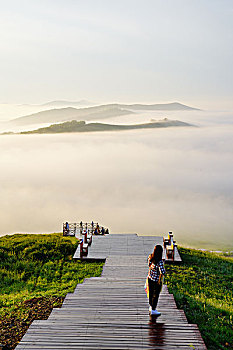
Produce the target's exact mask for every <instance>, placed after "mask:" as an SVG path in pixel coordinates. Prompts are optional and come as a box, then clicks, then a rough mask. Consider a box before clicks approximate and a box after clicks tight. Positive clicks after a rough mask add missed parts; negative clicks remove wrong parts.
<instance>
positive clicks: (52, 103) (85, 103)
mask: <svg viewBox="0 0 233 350" xmlns="http://www.w3.org/2000/svg"><path fill="white" fill-rule="evenodd" d="M94 104H95V103H93V102H90V101H86V100H80V101H65V100H58V101H49V102H46V103H43V104H41V105H40V106H44V107H55V108H59V107H61V108H62V107H73V106H75V107H80V106H93V105H94Z"/></svg>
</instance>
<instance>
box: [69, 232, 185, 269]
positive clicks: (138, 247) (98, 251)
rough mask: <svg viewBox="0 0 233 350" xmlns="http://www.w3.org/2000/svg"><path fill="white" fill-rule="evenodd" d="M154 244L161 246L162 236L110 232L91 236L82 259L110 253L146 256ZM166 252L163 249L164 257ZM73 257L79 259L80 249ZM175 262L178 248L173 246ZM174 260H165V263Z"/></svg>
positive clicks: (105, 255)
mask: <svg viewBox="0 0 233 350" xmlns="http://www.w3.org/2000/svg"><path fill="white" fill-rule="evenodd" d="M156 244H160V245H162V246H163V237H158V236H138V235H136V234H112V235H106V236H92V245H91V246H90V247H89V248H88V255H87V257H85V256H84V257H82V260H105V259H106V258H107V257H108V256H111V255H120V256H122V255H143V256H146V257H147V256H148V255H149V254H150V253H151V252H152V251H153V248H154V246H155V245H156ZM165 256H166V252H165V250H164V259H165ZM74 259H80V249H79V247H78V249H77V250H76V252H75V254H74ZM174 260H175V262H177V263H179V262H181V257H180V254H179V252H178V249H177V248H175V259H174ZM169 262H174V261H172V260H167V259H166V263H169Z"/></svg>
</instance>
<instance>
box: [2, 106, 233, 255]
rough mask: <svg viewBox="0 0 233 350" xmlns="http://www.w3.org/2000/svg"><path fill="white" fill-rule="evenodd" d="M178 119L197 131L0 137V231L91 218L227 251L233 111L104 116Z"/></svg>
mask: <svg viewBox="0 0 233 350" xmlns="http://www.w3.org/2000/svg"><path fill="white" fill-rule="evenodd" d="M160 117H161V118H163V117H168V118H169V119H179V120H182V121H186V122H191V123H193V124H196V125H197V126H198V127H196V128H188V127H185V128H184V127H182V128H167V129H151V130H136V131H124V132H104V133H85V134H78V133H77V134H60V135H9V136H1V137H0V147H1V156H0V165H1V172H0V181H1V190H0V198H1V199H0V222H1V225H0V234H1V235H4V234H11V233H16V232H33V233H39V232H41V233H46V232H58V231H61V228H62V222H63V221H69V222H76V221H80V220H82V221H91V220H94V221H98V222H99V223H100V224H102V225H104V226H107V227H109V229H110V232H111V233H138V234H149V235H163V234H164V235H167V232H168V231H173V232H174V235H175V238H176V240H177V241H178V243H180V244H184V245H186V246H191V247H200V248H208V249H220V250H221V249H233V240H232V227H233V215H232V208H233V182H232V178H233V137H232V132H233V118H232V113H227V112H221V113H220V112H201V111H196V112H174V113H173V112H169V113H165V112H163V114H161V113H159V112H153V113H151V112H147V113H146V114H143V113H142V114H140V115H136V116H135V115H134V116H124V117H121V118H115V119H114V118H112V119H111V120H110V119H109V120H108V121H106V119H105V122H115V123H117V122H118V123H122V122H124V123H130V122H138V121H139V120H140V121H143V122H144V121H147V120H150V119H151V118H154V119H160Z"/></svg>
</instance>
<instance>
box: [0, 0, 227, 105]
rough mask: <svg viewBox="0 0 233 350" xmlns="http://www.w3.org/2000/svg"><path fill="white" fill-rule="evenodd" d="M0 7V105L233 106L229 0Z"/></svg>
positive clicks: (61, 1) (78, 0) (30, 2)
mask: <svg viewBox="0 0 233 350" xmlns="http://www.w3.org/2000/svg"><path fill="white" fill-rule="evenodd" d="M0 5H1V14H0V42H1V46H0V63H1V64H0V76H1V83H0V103H9V104H20V103H31V104H35V103H43V102H47V101H50V100H60V99H63V100H64V99H66V100H80V99H87V100H91V101H94V102H98V103H105V102H125V103H133V102H144V103H156V102H171V101H179V102H181V103H186V104H189V105H195V106H197V107H205V106H208V107H211V106H213V107H217V108H222V109H224V108H228V107H233V103H232V100H233V99H232V96H233V83H232V82H233V65H232V62H233V45H232V42H233V37H232V36H233V35H232V34H233V20H232V19H233V18H232V17H233V1H232V0H195V1H193V0H143V1H142V0H140V1H138V0H118V1H113V0H98V1H96V0H85V1H83V0H56V1H53V0H40V1H36V0H21V1H18V0H8V1H5V0H0Z"/></svg>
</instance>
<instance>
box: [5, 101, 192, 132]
mask: <svg viewBox="0 0 233 350" xmlns="http://www.w3.org/2000/svg"><path fill="white" fill-rule="evenodd" d="M60 102H62V101H57V103H60ZM143 110H144V111H156V110H157V111H184V110H185V111H189V110H197V109H196V108H192V107H189V106H185V105H182V104H181V103H178V102H174V103H167V104H152V105H144V104H131V105H127V104H117V103H115V104H107V105H100V106H94V107H87V108H74V107H66V108H55V109H49V110H45V111H41V112H38V113H34V114H30V115H27V116H24V117H20V118H16V119H12V120H11V121H10V124H12V123H13V124H14V126H20V125H32V124H42V123H56V122H65V121H69V120H86V121H88V120H96V119H97V120H98V119H104V118H111V117H118V116H122V115H127V114H131V113H134V112H137V111H143Z"/></svg>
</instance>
